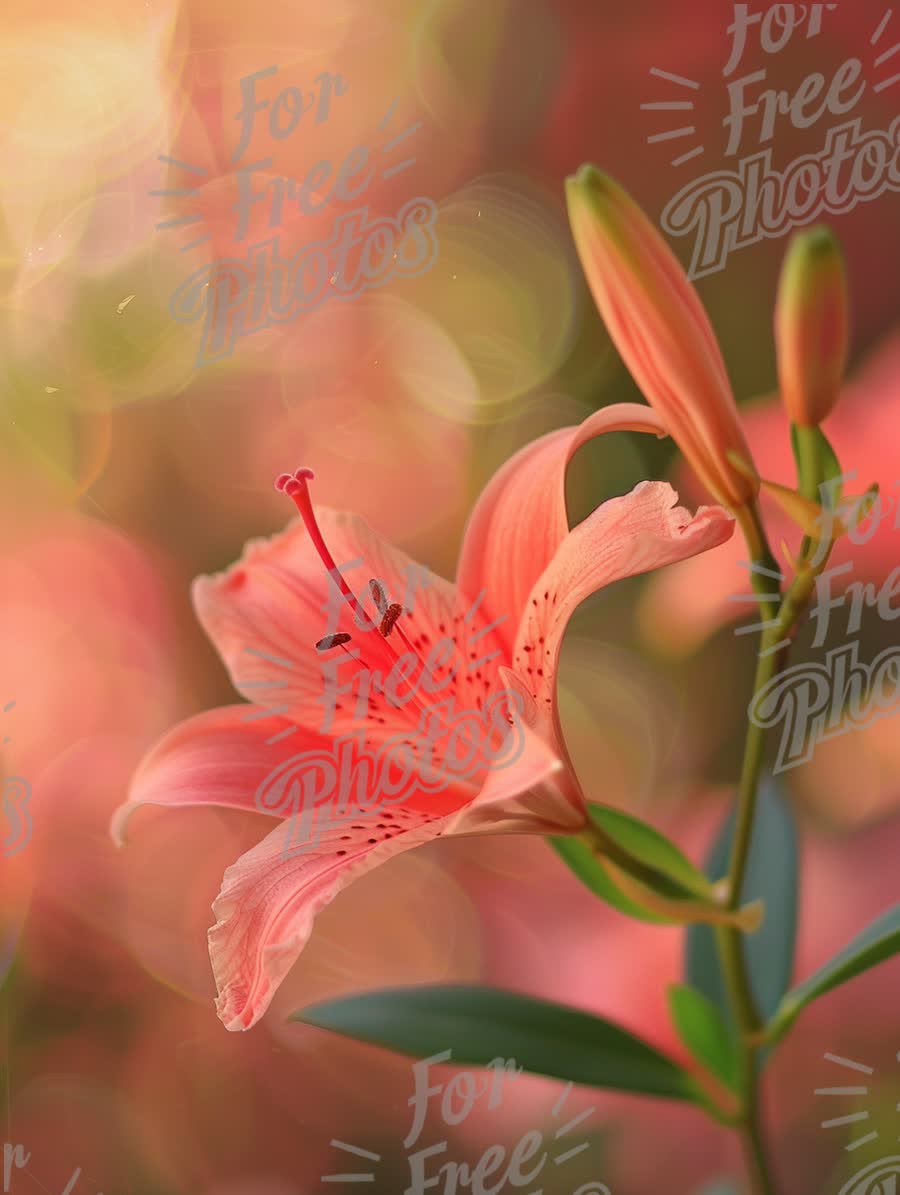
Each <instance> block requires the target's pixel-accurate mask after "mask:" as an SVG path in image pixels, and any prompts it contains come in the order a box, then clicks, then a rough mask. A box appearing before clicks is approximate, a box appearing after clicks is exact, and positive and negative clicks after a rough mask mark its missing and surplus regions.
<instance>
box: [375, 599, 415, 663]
mask: <svg viewBox="0 0 900 1195" xmlns="http://www.w3.org/2000/svg"><path fill="white" fill-rule="evenodd" d="M402 613H403V607H402V606H401V605H400V603H399V602H391V604H390V605H389V606H388V608H387V610H386V611H385V613H384V618H382V620H381V626H380V627H379V628H378V633H379V634H380V635H383V636H384V637H385V639H387V637H388V635H390V633H391V631H392V630H393V629H394V625H395V623H396V622H397V619H398V618H399V617H400V615H401V614H402ZM416 654H418V653H416Z"/></svg>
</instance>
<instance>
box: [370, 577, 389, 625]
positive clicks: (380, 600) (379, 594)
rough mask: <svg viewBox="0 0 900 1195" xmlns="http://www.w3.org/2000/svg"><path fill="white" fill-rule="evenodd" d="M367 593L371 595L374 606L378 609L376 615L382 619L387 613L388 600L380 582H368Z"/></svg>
mask: <svg viewBox="0 0 900 1195" xmlns="http://www.w3.org/2000/svg"><path fill="white" fill-rule="evenodd" d="M369 592H370V593H371V595H372V599H373V601H374V602H375V605H376V606H377V607H378V613H379V614H380V615H381V616H382V617H384V615H385V614H387V611H388V600H387V598H386V597H385V593H384V586H383V585H382V584H381V582H380V581H376V580H375V579H374V578H373V579H372V580H371V581H370V582H369Z"/></svg>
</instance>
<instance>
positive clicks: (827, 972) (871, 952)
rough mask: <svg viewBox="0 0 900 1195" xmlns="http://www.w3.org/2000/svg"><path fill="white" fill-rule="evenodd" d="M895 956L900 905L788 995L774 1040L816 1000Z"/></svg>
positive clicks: (899, 942) (898, 945)
mask: <svg viewBox="0 0 900 1195" xmlns="http://www.w3.org/2000/svg"><path fill="white" fill-rule="evenodd" d="M895 954H900V904H896V905H894V907H893V908H892V909H888V911H887V912H886V913H883V914H882V915H881V916H880V917H879V918H878V919H877V920H876V921H873V922H872V924H871V925H869V926H867V927H866V928H865V929H864V930H863V931H862V933H861V934H859V935H858V936H857V937H855V938H854V939H853V941H852V942H851V943H850V944H849V945H848V946H845V947H844V949H843V950H842V951H841V952H840V953H839V954H836V955H835V956H834V958H833V959H830V960H829V961H828V962H827V963H826V964H825V965H824V967H820V968H819V970H818V971H816V973H815V974H814V975H811V976H810V977H809V979H806V980H804V981H803V983H801V984H799V985H798V986H797V987H795V988H792V989H791V990H790V991H789V992H788V993H787V995H786V996H785V997H784V999H783V1000H782V1001H781V1005H780V1007H779V1009H778V1012H777V1013H776V1015H775V1017H774V1018H773V1021H772V1026H771V1029H770V1037H771V1040H772V1041H777V1040H778V1039H779V1038H780V1037H783V1036H784V1034H785V1033H786V1031H787V1030H788V1029H789V1028H790V1026H791V1025H792V1024H793V1023H794V1021H795V1019H796V1018H797V1016H798V1015H799V1014H800V1012H802V1010H803V1009H804V1008H806V1006H807V1005H809V1004H812V1002H813V1001H814V1000H818V998H819V997H820V996H824V995H825V993H826V992H830V991H832V989H833V988H836V987H840V985H841V984H843V983H846V982H847V981H848V980H849V979H854V978H855V977H856V976H857V975H861V974H862V973H863V971H868V970H870V969H871V968H872V967H875V966H877V965H878V963H882V962H884V960H885V959H889V958H891V957H892V956H893V955H895Z"/></svg>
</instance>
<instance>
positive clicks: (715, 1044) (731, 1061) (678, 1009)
mask: <svg viewBox="0 0 900 1195" xmlns="http://www.w3.org/2000/svg"><path fill="white" fill-rule="evenodd" d="M669 1012H670V1013H671V1016H672V1022H673V1024H674V1025H675V1028H676V1029H677V1031H678V1036H679V1037H680V1038H681V1040H682V1041H683V1042H684V1044H685V1046H687V1048H688V1050H689V1051H690V1052H691V1054H692V1056H693V1057H694V1058H696V1059H697V1061H698V1062H700V1063H702V1065H703V1066H705V1067H706V1068H707V1070H709V1071H711V1072H712V1073H713V1074H714V1075H715V1076H716V1078H717V1079H720V1080H721V1081H722V1082H723V1083H724V1084H725V1086H726V1087H727V1088H728V1089H729V1090H731V1091H735V1092H736V1091H737V1075H738V1058H737V1053H736V1050H735V1043H734V1039H733V1038H732V1036H731V1033H730V1031H729V1028H728V1026H727V1025H726V1023H725V1021H724V1020H723V1018H722V1014H721V1013H720V1012H719V1010H718V1008H716V1006H715V1005H714V1004H713V1003H712V1001H711V1000H709V999H707V997H706V996H704V995H702V993H700V992H698V991H697V990H696V988H692V987H688V986H687V984H672V985H671V987H670V988H669Z"/></svg>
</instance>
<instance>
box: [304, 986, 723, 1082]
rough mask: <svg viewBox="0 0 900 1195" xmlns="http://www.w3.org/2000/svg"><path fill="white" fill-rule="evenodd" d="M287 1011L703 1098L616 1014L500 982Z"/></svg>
mask: <svg viewBox="0 0 900 1195" xmlns="http://www.w3.org/2000/svg"><path fill="white" fill-rule="evenodd" d="M290 1019H291V1020H292V1021H303V1022H304V1023H305V1024H307V1025H317V1026H318V1027H319V1028H321V1029H330V1030H332V1032H334V1033H341V1034H343V1035H344V1036H345V1037H352V1038H355V1039H357V1040H359V1041H365V1042H372V1043H374V1044H375V1045H379V1046H386V1047H387V1048H388V1049H392V1050H397V1051H399V1052H400V1053H402V1054H411V1055H414V1056H416V1057H421V1058H424V1057H430V1056H432V1055H434V1054H438V1053H441V1052H443V1051H445V1050H450V1051H451V1053H452V1061H453V1062H455V1063H462V1064H467V1065H470V1066H488V1065H490V1064H491V1063H492V1062H494V1061H496V1059H497V1058H498V1056H499V1057H500V1058H502V1059H504V1060H506V1061H509V1060H514V1061H515V1063H516V1065H517V1066H520V1067H524V1069H525V1070H526V1071H531V1072H533V1073H534V1074H538V1075H549V1076H550V1077H551V1078H554V1079H566V1080H571V1081H572V1082H573V1083H583V1084H586V1085H587V1086H590V1087H606V1088H611V1089H613V1090H616V1091H632V1092H640V1093H642V1094H644V1095H655V1096H662V1097H665V1098H668V1099H674V1100H692V1101H696V1102H702V1100H701V1095H700V1093H699V1092H698V1089H697V1088H696V1086H695V1085H694V1083H693V1081H692V1079H691V1077H690V1075H689V1074H688V1073H687V1072H686V1071H685V1070H683V1069H682V1068H681V1067H680V1066H679V1065H678V1064H677V1063H676V1062H674V1061H673V1060H672V1059H670V1058H667V1057H666V1056H665V1055H664V1054H661V1053H659V1052H658V1051H657V1050H655V1049H654V1048H653V1047H652V1046H650V1045H648V1044H647V1043H646V1042H644V1041H641V1039H640V1038H637V1037H634V1036H633V1035H632V1034H631V1033H629V1032H628V1031H627V1030H625V1029H622V1028H621V1027H620V1026H619V1025H616V1024H614V1023H613V1022H612V1021H607V1020H604V1019H603V1018H602V1017H593V1016H591V1015H590V1014H589V1013H586V1012H581V1011H579V1010H578V1009H575V1008H567V1007H566V1006H565V1005H562V1004H551V1003H549V1002H548V1001H545V1000H534V999H532V998H531V997H530V996H522V995H519V994H517V993H515V992H503V991H499V990H498V989H496V988H485V987H477V986H470V985H459V986H457V985H450V986H441V985H436V986H426V987H413V988H388V989H383V990H381V991H377V992H367V993H364V994H362V995H359V996H346V997H343V998H341V999H339V1000H330V1001H327V1002H325V1003H323V1004H315V1005H313V1006H312V1007H310V1008H304V1009H298V1011H297V1012H295V1013H293V1014H292V1016H291V1018H290Z"/></svg>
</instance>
